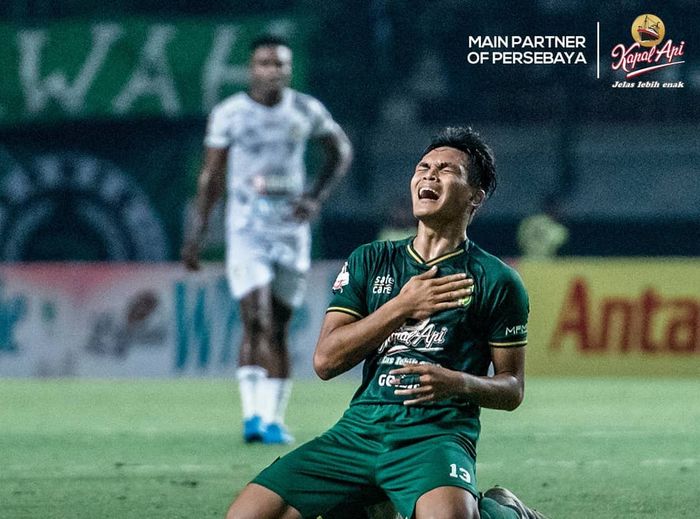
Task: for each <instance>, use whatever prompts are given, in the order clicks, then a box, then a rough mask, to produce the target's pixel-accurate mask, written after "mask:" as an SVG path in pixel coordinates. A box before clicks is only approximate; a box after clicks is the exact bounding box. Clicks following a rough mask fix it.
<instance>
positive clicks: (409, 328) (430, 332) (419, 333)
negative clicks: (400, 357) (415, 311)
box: [378, 317, 447, 355]
mask: <svg viewBox="0 0 700 519" xmlns="http://www.w3.org/2000/svg"><path fill="white" fill-rule="evenodd" d="M446 337H447V327H445V326H443V327H441V328H440V329H439V330H438V329H437V326H436V325H435V323H431V322H430V317H427V318H426V319H423V320H422V321H418V322H417V323H413V324H408V323H405V324H404V325H402V326H401V328H399V329H398V330H396V331H395V332H393V333H392V334H391V335H389V337H387V339H386V340H385V341H384V342H383V343H382V345H381V346H380V347H379V350H378V353H379V354H380V355H394V354H396V353H401V352H404V351H407V350H409V349H411V350H416V351H438V350H441V349H443V348H442V344H444V343H445V340H446Z"/></svg>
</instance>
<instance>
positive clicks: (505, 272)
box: [467, 242, 520, 283]
mask: <svg viewBox="0 0 700 519" xmlns="http://www.w3.org/2000/svg"><path fill="white" fill-rule="evenodd" d="M467 261H468V262H469V266H470V267H471V268H470V270H472V271H476V272H479V273H480V274H482V275H483V276H485V277H487V278H490V279H491V280H493V282H495V283H498V282H500V283H509V282H513V281H515V282H519V281H520V275H519V274H518V272H517V271H516V270H515V269H514V268H513V267H512V266H511V265H509V264H508V263H506V262H505V261H504V260H502V259H501V258H499V257H498V256H495V255H493V254H491V253H489V252H486V251H485V250H484V249H482V248H481V247H479V246H478V245H477V244H476V243H474V242H471V243H470V247H469V256H468V260H467Z"/></svg>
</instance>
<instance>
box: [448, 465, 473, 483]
mask: <svg viewBox="0 0 700 519" xmlns="http://www.w3.org/2000/svg"><path fill="white" fill-rule="evenodd" d="M450 477H451V478H459V479H461V480H462V481H464V482H465V483H471V482H472V477H471V475H470V474H469V471H468V470H467V469H465V468H463V467H458V466H457V464H456V463H451V464H450Z"/></svg>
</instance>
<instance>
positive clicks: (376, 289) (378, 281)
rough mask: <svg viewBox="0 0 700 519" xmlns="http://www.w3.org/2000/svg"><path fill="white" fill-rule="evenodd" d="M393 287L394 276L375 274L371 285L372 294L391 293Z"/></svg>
mask: <svg viewBox="0 0 700 519" xmlns="http://www.w3.org/2000/svg"><path fill="white" fill-rule="evenodd" d="M393 289H394V278H393V277H391V276H377V277H376V278H374V284H373V285H372V293H373V294H391V291H392V290H393Z"/></svg>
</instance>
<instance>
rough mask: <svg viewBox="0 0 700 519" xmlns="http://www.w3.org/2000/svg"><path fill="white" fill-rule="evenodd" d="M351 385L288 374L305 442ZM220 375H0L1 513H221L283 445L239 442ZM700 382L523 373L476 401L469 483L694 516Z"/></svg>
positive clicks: (565, 509) (595, 506) (562, 500)
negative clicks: (515, 400)
mask: <svg viewBox="0 0 700 519" xmlns="http://www.w3.org/2000/svg"><path fill="white" fill-rule="evenodd" d="M354 385H355V384H354V382H352V381H349V380H347V379H346V380H338V381H330V382H317V381H299V382H297V383H296V385H295V388H294V393H293V396H292V401H291V403H290V409H289V419H288V422H289V425H290V427H291V429H292V431H293V432H294V434H295V435H296V436H297V439H298V441H305V440H308V439H310V438H312V437H313V436H315V435H316V434H318V433H319V432H321V431H322V430H324V429H325V428H327V427H328V426H330V425H331V424H332V423H333V422H334V421H335V420H336V419H337V417H338V416H339V415H340V414H341V412H342V411H343V409H344V408H345V406H346V405H347V402H348V400H349V398H350V396H351V395H352V392H353V389H354ZM235 391H236V389H235V384H234V383H232V382H228V381H222V380H214V381H208V380H201V379H198V380H192V379H187V380H177V381H152V380H151V381H132V380H129V381H84V380H48V381H31V380H3V381H0V518H2V519H24V518H27V519H28V518H42V519H51V518H70V519H81V518H86V519H87V518H90V519H93V518H95V517H101V518H118V519H121V518H124V519H128V518H133V519H142V518H149V519H160V518H163V519H165V518H168V519H173V518H187V519H192V518H210V517H211V518H222V517H223V515H224V512H225V510H226V508H227V506H228V503H229V502H230V500H231V498H232V497H233V496H234V495H235V493H236V492H238V491H239V490H240V489H241V488H242V487H243V486H244V485H245V483H246V482H247V481H248V480H249V478H251V477H252V476H254V475H255V474H256V473H257V472H258V471H259V470H260V469H262V468H263V467H264V466H266V465H267V464H268V463H269V462H271V461H272V460H273V459H274V458H275V457H276V456H279V455H281V454H283V453H284V452H286V451H287V450H288V449H287V448H284V447H264V446H246V445H244V444H243V443H242V441H241V439H240V434H239V431H240V424H239V407H238V405H239V403H238V395H237V394H236V392H235ZM699 395H700V381H699V380H690V379H685V380H671V379H662V380H656V379H654V380H639V379H621V380H613V379H583V378H582V379H537V378H531V379H530V380H528V385H527V391H526V400H525V402H524V403H523V405H522V406H521V407H520V408H519V409H518V410H516V411H515V412H513V413H506V412H498V411H484V412H483V414H482V424H483V431H482V437H481V442H480V444H479V449H478V451H479V460H478V479H479V486H480V488H481V489H482V490H483V489H486V488H487V487H489V486H492V485H494V484H501V485H503V486H506V487H508V488H511V489H512V490H514V491H515V492H516V493H518V494H519V495H520V496H521V497H522V498H523V499H524V500H525V501H526V502H527V503H528V504H531V505H533V506H535V507H536V508H539V509H540V510H542V511H543V512H545V513H547V514H548V515H550V516H551V517H552V518H554V519H556V518H562V519H564V518H565V519H577V518H580V519H589V518H595V517H605V518H632V517H633V518H640V517H649V518H656V519H661V518H668V519H677V518H684V517H688V518H690V517H693V518H695V517H700V492H698V488H699V487H698V486H699V484H700V398H699Z"/></svg>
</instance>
